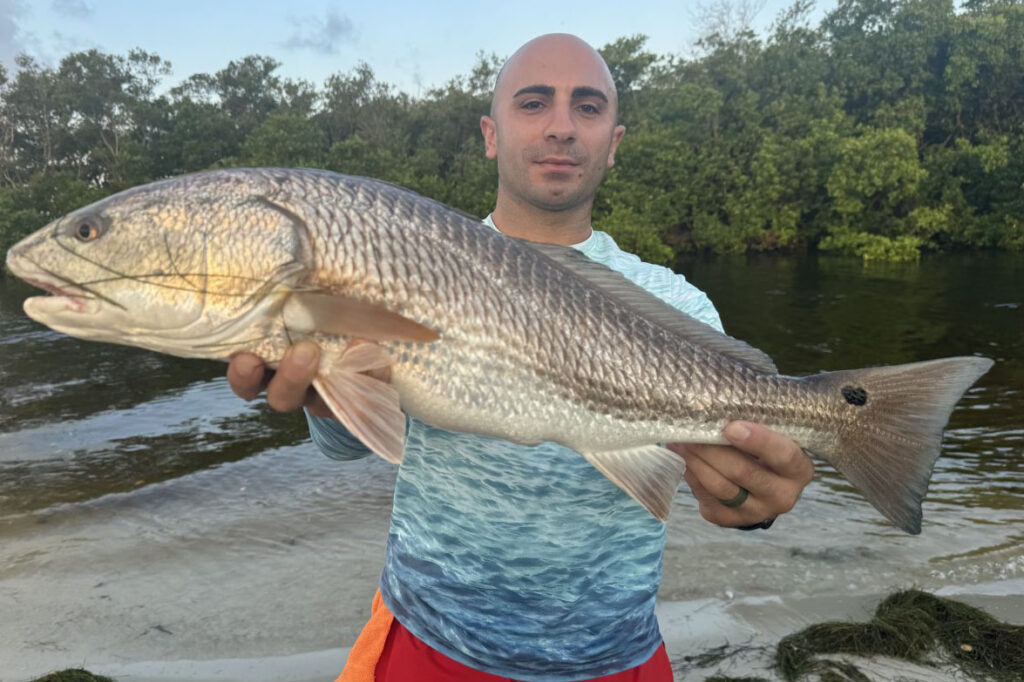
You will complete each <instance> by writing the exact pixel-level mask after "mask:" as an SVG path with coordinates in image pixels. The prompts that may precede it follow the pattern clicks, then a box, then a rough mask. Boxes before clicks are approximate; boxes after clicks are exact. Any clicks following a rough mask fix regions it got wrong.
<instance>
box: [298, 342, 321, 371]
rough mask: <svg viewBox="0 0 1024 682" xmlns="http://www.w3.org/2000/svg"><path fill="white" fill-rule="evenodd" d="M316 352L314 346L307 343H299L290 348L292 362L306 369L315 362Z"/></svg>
mask: <svg viewBox="0 0 1024 682" xmlns="http://www.w3.org/2000/svg"><path fill="white" fill-rule="evenodd" d="M317 350H318V349H317V347H316V344H314V343H311V342H309V341H299V342H298V343H296V344H295V345H294V346H292V360H293V361H294V362H296V363H298V364H300V365H305V366H307V367H308V366H309V365H312V364H313V363H314V362H315V361H316V360H317Z"/></svg>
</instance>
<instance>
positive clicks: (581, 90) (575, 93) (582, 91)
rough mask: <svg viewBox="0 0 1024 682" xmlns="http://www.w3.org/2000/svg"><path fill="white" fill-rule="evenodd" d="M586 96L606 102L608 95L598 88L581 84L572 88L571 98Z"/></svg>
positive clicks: (583, 97)
mask: <svg viewBox="0 0 1024 682" xmlns="http://www.w3.org/2000/svg"><path fill="white" fill-rule="evenodd" d="M587 97H595V98H597V99H599V100H601V101H602V102H605V103H606V104H607V102H608V96H607V95H606V94H604V93H603V92H601V91H600V90H598V89H597V88H591V87H588V86H586V85H581V86H580V87H578V88H573V89H572V98H573V99H585V98H587Z"/></svg>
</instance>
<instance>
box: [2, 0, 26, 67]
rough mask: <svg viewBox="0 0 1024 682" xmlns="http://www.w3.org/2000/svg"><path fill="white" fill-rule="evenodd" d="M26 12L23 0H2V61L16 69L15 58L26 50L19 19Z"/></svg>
mask: <svg viewBox="0 0 1024 682" xmlns="http://www.w3.org/2000/svg"><path fill="white" fill-rule="evenodd" d="M24 14H25V5H24V4H23V3H22V2H21V0H0V63H2V64H3V65H4V66H5V67H7V71H8V73H11V72H13V71H14V58H15V57H16V56H17V55H19V54H21V53H22V52H24V51H25V45H24V44H23V43H22V41H21V38H22V36H21V29H20V27H19V26H18V19H20V18H21V17H22V15H24Z"/></svg>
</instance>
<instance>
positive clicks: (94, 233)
mask: <svg viewBox="0 0 1024 682" xmlns="http://www.w3.org/2000/svg"><path fill="white" fill-rule="evenodd" d="M74 235H75V239H77V240H78V241H80V242H91V241H93V240H94V239H96V238H97V237H99V236H100V228H98V227H96V225H95V224H94V223H91V222H89V221H87V220H83V221H82V222H80V223H78V224H77V225H76V226H75V228H74Z"/></svg>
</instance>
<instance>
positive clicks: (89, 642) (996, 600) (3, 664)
mask: <svg viewBox="0 0 1024 682" xmlns="http://www.w3.org/2000/svg"><path fill="white" fill-rule="evenodd" d="M393 479H394V470H393V469H392V468H391V467H390V466H389V465H387V464H386V463H384V462H382V461H379V460H377V459H367V460H364V461H360V462H355V463H348V464H339V463H336V462H332V461H330V460H327V459H326V458H323V457H321V456H319V455H317V454H316V453H315V452H314V451H313V450H312V448H311V446H310V445H309V444H303V445H298V446H289V447H284V448H278V449H276V450H272V451H269V452H266V453H263V454H260V455H257V456H255V457H250V458H247V459H244V460H241V461H238V462H231V463H226V464H224V465H222V466H219V467H217V468H214V469H208V470H204V471H200V472H195V473H193V474H190V475H188V476H185V477H181V478H177V479H173V480H171V481H166V482H162V483H156V484H152V485H147V486H144V487H141V488H139V489H137V490H134V491H130V492H127V493H117V494H112V495H106V496H104V497H102V498H99V499H96V500H91V501H88V502H80V503H72V504H64V505H59V506H57V507H53V508H51V509H48V510H45V511H38V512H32V513H26V514H21V515H14V516H10V517H7V518H6V519H5V520H4V522H3V523H2V524H0V526H2V528H0V533H2V536H3V542H4V545H3V546H4V550H5V551H4V553H3V554H2V555H0V603H2V604H3V612H4V616H5V617H4V618H3V619H2V621H0V682H23V681H26V680H31V679H33V678H35V677H37V676H39V675H42V674H44V673H46V672H49V671H52V670H55V669H61V668H67V667H84V668H86V669H88V670H91V671H93V672H96V673H99V674H105V675H110V676H112V677H115V678H116V679H118V680H119V682H131V681H135V682H146V681H148V682H172V681H179V680H180V681H182V682H184V681H185V680H188V681H210V682H214V681H217V682H228V681H232V680H245V681H246V682H252V681H253V680H274V681H278V682H304V681H306V680H310V681H311V680H332V679H334V677H335V676H336V675H337V673H338V671H339V670H340V669H341V666H342V663H343V660H344V656H345V653H346V651H347V650H346V648H345V647H347V646H350V645H351V642H353V641H354V639H355V637H356V635H357V633H358V631H359V629H360V627H361V626H362V624H363V622H364V621H365V618H366V616H367V614H368V610H369V601H370V596H371V595H372V593H373V591H374V589H375V586H376V582H377V578H378V575H379V572H380V568H381V564H382V561H383V550H384V540H385V537H386V532H387V521H388V509H389V504H390V495H391V488H392V484H393ZM925 518H926V527H925V531H924V533H922V535H921V536H916V537H911V536H907V535H904V534H903V533H900V532H899V531H896V530H894V529H892V528H891V527H888V526H887V525H885V524H884V523H883V522H881V520H880V519H879V517H878V515H877V513H876V512H874V510H872V509H870V507H868V506H867V505H866V504H865V503H863V502H862V501H859V500H857V499H856V498H855V496H853V495H845V494H843V493H842V492H841V491H840V492H837V490H836V489H835V488H834V487H832V486H830V485H828V477H827V476H826V477H825V481H824V482H823V481H817V482H815V483H814V484H812V486H811V487H810V488H809V489H808V491H807V492H806V493H805V495H804V499H803V500H802V501H801V503H800V505H799V506H798V508H797V510H796V511H794V513H792V514H790V515H788V516H786V517H783V518H781V519H780V520H779V521H778V522H777V523H776V525H775V526H774V527H773V528H772V529H771V530H769V531H766V532H757V533H741V532H736V531H731V530H726V529H720V528H717V527H714V526H712V525H710V524H707V523H706V522H704V521H703V520H701V519H700V518H699V517H698V516H697V514H696V507H695V504H694V502H693V500H692V499H691V498H690V497H689V496H688V495H687V494H686V493H685V492H683V493H680V495H679V496H678V497H677V502H676V507H675V509H674V511H673V517H672V520H671V521H670V525H669V533H668V545H667V548H666V555H665V570H664V581H663V585H662V591H661V603H660V605H659V617H660V621H661V624H662V631H663V634H664V636H665V639H666V641H667V643H668V647H669V652H670V655H671V657H672V660H673V662H674V666H675V667H676V669H677V671H678V672H677V679H679V680H694V681H698V680H703V679H704V677H706V676H707V675H710V674H711V673H712V672H715V671H720V672H723V673H728V674H731V675H741V674H756V675H762V676H766V677H767V676H769V673H768V671H767V670H766V668H767V666H769V665H770V659H771V656H772V655H773V652H774V644H775V643H776V642H777V641H778V639H779V638H781V637H782V636H784V635H786V634H790V633H792V632H795V631H797V630H800V629H802V628H803V627H805V626H807V625H809V624H812V623H816V622H821V621H823V620H834V619H850V620H857V621H865V620H868V619H869V618H870V616H871V613H872V612H873V610H874V608H875V606H876V604H877V602H878V601H879V600H880V599H881V598H882V596H884V595H885V594H887V593H889V592H891V591H893V590H896V589H904V588H909V587H919V588H921V589H925V590H928V591H932V592H935V593H937V594H940V595H945V596H950V597H953V598H957V599H962V600H964V601H966V602H968V603H970V604H973V605H976V606H980V607H982V608H984V609H986V610H988V611H989V612H990V613H991V614H992V615H994V616H995V617H997V618H999V619H1000V620H1004V621H1007V622H1012V623H1018V624H1024V556H1022V552H1021V542H1022V539H1021V538H1020V537H1019V535H1016V534H1014V529H1015V528H1019V521H1020V519H1021V517H1020V514H1019V512H1016V511H1015V510H1013V509H1008V510H1006V511H1005V512H1004V513H1003V515H1000V514H999V513H996V512H994V511H993V510H986V513H985V523H983V524H982V523H979V522H978V520H977V519H973V518H972V514H971V512H965V511H964V510H963V509H962V508H958V507H955V506H946V505H943V504H938V503H936V504H931V503H930V504H928V505H926V517H925ZM722 646H727V647H728V648H729V650H730V651H732V649H733V648H735V649H736V651H735V652H734V653H733V655H731V656H729V657H728V658H727V659H726V660H725V661H722V662H721V663H718V664H717V665H715V666H713V667H706V668H702V667H698V666H696V665H695V664H694V663H693V661H692V660H687V658H688V657H692V656H694V655H696V654H700V653H702V652H705V651H709V650H714V649H716V648H718V647H722ZM876 665H880V666H883V667H882V668H881V670H883V671H885V672H883V673H880V674H879V678H880V679H893V678H894V677H896V676H901V677H903V678H906V679H909V680H914V679H920V680H936V679H941V678H940V677H936V673H935V672H934V671H932V670H927V671H926V673H920V674H918V676H917V677H915V674H917V673H915V670H914V668H913V667H912V666H907V665H905V664H899V663H891V662H881V663H877V664H876ZM886 666H887V667H886ZM897 673H898V675H897Z"/></svg>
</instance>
